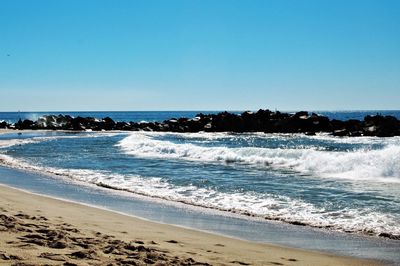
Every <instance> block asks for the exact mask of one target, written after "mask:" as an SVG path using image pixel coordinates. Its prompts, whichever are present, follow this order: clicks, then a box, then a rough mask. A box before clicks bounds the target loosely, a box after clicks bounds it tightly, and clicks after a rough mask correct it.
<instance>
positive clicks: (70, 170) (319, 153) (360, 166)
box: [0, 111, 400, 236]
mask: <svg viewBox="0 0 400 266" xmlns="http://www.w3.org/2000/svg"><path fill="white" fill-rule="evenodd" d="M197 113H198V112H111V113H109V112H102V113H101V112H95V113H69V114H71V115H81V116H95V117H105V116H110V117H111V118H113V119H115V120H130V121H141V120H146V121H162V120H165V119H168V118H171V117H176V118H177V117H193V116H194V115H196V114H197ZM376 113H380V114H383V115H395V116H397V117H399V115H400V112H399V111H387V112H384V111H369V112H330V113H324V114H325V115H328V116H329V117H330V118H336V119H350V118H358V119H359V118H362V117H364V116H365V115H367V114H376ZM20 115H21V114H19V113H1V114H0V120H2V119H3V120H10V121H13V120H15V118H16V117H17V116H20ZM23 115H24V116H25V118H30V119H32V117H33V116H36V115H40V114H32V113H23ZM0 164H2V165H4V166H7V167H12V168H17V169H26V170H29V171H36V172H42V173H48V174H49V175H53V176H57V177H59V178H61V179H64V178H67V179H70V180H77V181H80V182H84V183H87V184H95V185H100V186H106V187H107V188H108V189H110V190H114V191H117V192H118V191H120V190H124V191H128V192H130V193H133V194H140V195H144V196H146V197H149V198H160V199H163V200H167V201H170V202H180V203H184V204H186V205H187V206H198V207H204V208H207V209H215V210H218V211H223V212H224V213H227V214H230V213H235V214H239V215H241V217H243V219H247V218H248V217H249V216H253V217H258V218H261V219H265V220H280V221H283V222H285V223H301V224H305V225H309V226H310V228H311V227H318V228H322V229H323V230H327V231H337V232H348V233H353V234H358V235H379V234H382V233H385V234H390V235H395V236H398V235H400V138H399V137H393V138H377V137H362V138H339V137H333V136H329V135H326V134H320V135H317V136H305V135H301V134H264V133H257V134H255V133H252V134H230V133H160V132H158V133H157V132H116V133H115V132H113V133H104V132H103V133H94V132H84V133H67V132H56V131H49V132H40V131H38V132H23V133H22V134H17V133H11V134H3V135H1V134H0Z"/></svg>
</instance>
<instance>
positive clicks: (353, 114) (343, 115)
mask: <svg viewBox="0 0 400 266" xmlns="http://www.w3.org/2000/svg"><path fill="white" fill-rule="evenodd" d="M254 111H256V110H254ZM218 112H219V111H131V112H122V111H120V112H118V111H115V112H63V111H59V112H57V111H52V112H0V121H2V120H4V121H7V122H9V123H15V122H17V121H18V119H22V120H24V119H29V120H33V121H35V120H37V119H38V118H39V117H40V116H43V115H50V114H52V115H58V114H64V115H70V116H73V117H77V116H82V117H96V118H104V117H107V116H109V117H111V118H112V119H114V120H115V121H125V122H129V121H133V122H140V121H147V122H155V121H158V122H161V121H164V120H167V119H170V118H181V117H188V118H192V117H194V116H196V114H198V113H203V114H216V113H218ZM232 112H233V113H236V114H240V113H241V112H242V111H232ZM293 112H294V111H293ZM310 112H315V113H318V114H321V115H325V116H327V117H329V118H330V119H339V120H348V119H359V120H362V119H363V118H364V117H365V116H366V115H376V114H381V115H391V116H394V117H397V118H398V119H400V111H399V110H370V111H310Z"/></svg>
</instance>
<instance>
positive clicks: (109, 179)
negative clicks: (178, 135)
mask: <svg viewBox="0 0 400 266" xmlns="http://www.w3.org/2000/svg"><path fill="white" fill-rule="evenodd" d="M0 163H1V164H2V165H5V166H8V167H11V168H16V169H24V170H29V171H36V172H40V173H47V174H51V175H56V176H62V177H65V178H69V179H72V180H75V181H81V182H85V183H89V184H94V185H98V186H101V187H106V188H109V189H115V190H124V191H128V192H132V193H135V194H139V195H143V196H149V197H153V198H160V199H164V200H168V201H173V202H181V203H185V204H188V205H193V206H199V207H206V208H212V209H215V210H220V211H227V212H231V213H237V214H242V215H246V216H254V217H261V218H265V219H268V220H279V221H284V222H288V223H294V224H302V225H309V226H313V227H321V228H330V229H334V230H339V231H346V232H361V233H367V234H375V235H379V234H382V233H385V234H389V235H392V236H398V235H400V227H399V226H398V224H397V218H396V217H395V216H393V215H390V214H385V213H380V212H377V211H374V210H371V209H351V208H345V209H342V210H336V211H327V210H325V209H324V208H321V207H316V206H314V205H313V204H311V203H308V202H305V201H302V200H299V199H292V198H290V197H287V196H282V195H273V194H268V193H256V192H234V193H224V192H220V191H216V190H214V189H211V188H199V187H196V186H193V185H189V186H174V185H172V184H170V183H168V182H166V181H164V180H163V179H162V178H159V177H150V178H149V177H141V176H138V175H128V176H125V175H120V174H115V173H111V172H107V171H96V170H88V169H62V168H53V167H44V166H41V165H33V164H31V163H29V162H28V161H25V160H21V159H15V158H12V157H10V156H8V155H4V154H0Z"/></svg>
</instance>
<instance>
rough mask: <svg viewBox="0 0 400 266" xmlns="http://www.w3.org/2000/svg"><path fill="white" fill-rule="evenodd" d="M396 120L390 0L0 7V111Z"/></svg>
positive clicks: (395, 10) (396, 50) (397, 26)
mask: <svg viewBox="0 0 400 266" xmlns="http://www.w3.org/2000/svg"><path fill="white" fill-rule="evenodd" d="M258 108H270V109H275V108H277V109H279V110H300V109H302V110H334V109H340V110H344V109H345V110H350V109H353V110H354V109H400V1H398V0H393V1H387V0H375V1H368V0H358V1H357V0H353V1H352V0H343V1H341V0H334V1H328V0H315V1H313V0H303V1H300V0H292V1H289V0H276V1H273V0H271V1H268V0H263V1H256V0H251V1H247V0H246V1H235V0H226V1H222V0H221V1H218V0H212V1H211V0H210V1H208V0H198V1H197V0H182V1H172V0H169V1H166V0H160V1H153V0H143V1H134V0H118V1H111V0H109V1H101V0H96V1H89V0H79V1H78V0H75V1H74V0H65V1H62V0H58V1H53V0H49V1H41V0H36V1H31V0H26V1H19V0H10V1H8V0H0V111H16V110H27V111H40V110H43V111H48V110H59V111H61V110H65V111H68V110H243V109H258Z"/></svg>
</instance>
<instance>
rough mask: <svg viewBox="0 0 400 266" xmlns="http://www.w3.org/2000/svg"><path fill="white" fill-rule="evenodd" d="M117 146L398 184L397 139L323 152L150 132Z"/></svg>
mask: <svg viewBox="0 0 400 266" xmlns="http://www.w3.org/2000/svg"><path fill="white" fill-rule="evenodd" d="M396 141H397V142H396ZM117 145H118V146H119V147H120V148H121V149H122V150H123V151H124V152H125V153H127V154H130V155H133V156H137V157H152V158H166V159H185V160H198V161H202V162H223V163H242V164H249V165H257V166H268V167H270V168H275V169H286V170H292V171H297V172H300V173H302V174H307V175H313V176H317V177H329V178H344V179H349V180H370V181H378V182H395V183H400V163H399V162H400V143H399V141H398V139H397V140H395V141H393V142H391V143H390V144H387V145H384V146H383V148H381V149H375V150H374V149H365V148H362V149H357V150H351V151H326V150H319V149H316V148H313V147H307V148H297V149H283V148H275V149H272V148H260V147H240V148H228V147H222V146H213V147H204V146H199V145H195V144H192V143H185V144H177V143H173V142H171V141H164V140H158V139H155V138H154V136H153V135H152V134H151V133H134V134H131V135H129V136H127V137H126V138H124V139H123V140H121V141H120V142H119V143H118V144H117Z"/></svg>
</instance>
